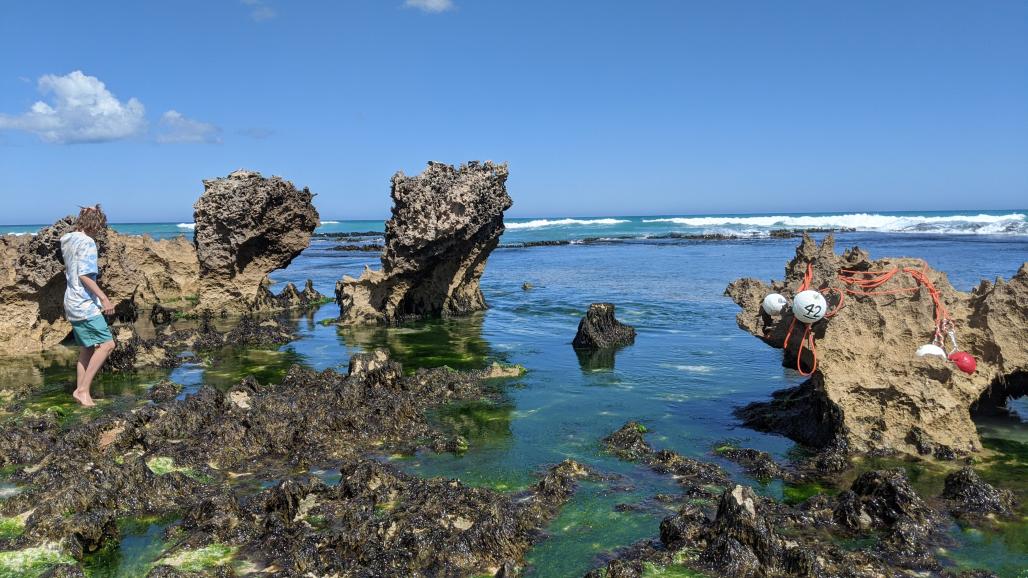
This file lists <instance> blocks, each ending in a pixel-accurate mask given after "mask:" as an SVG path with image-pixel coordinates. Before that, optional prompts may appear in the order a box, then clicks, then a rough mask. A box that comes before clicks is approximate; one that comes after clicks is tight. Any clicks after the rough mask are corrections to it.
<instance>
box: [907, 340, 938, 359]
mask: <svg viewBox="0 0 1028 578" xmlns="http://www.w3.org/2000/svg"><path fill="white" fill-rule="evenodd" d="M914 355H916V356H918V357H924V356H926V355H935V356H937V357H941V358H943V359H946V352H945V351H943V350H942V348H941V347H939V346H938V345H936V344H934V343H926V344H924V345H922V346H921V347H918V348H917V351H916V352H914Z"/></svg>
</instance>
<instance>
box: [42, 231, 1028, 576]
mask: <svg viewBox="0 0 1028 578" xmlns="http://www.w3.org/2000/svg"><path fill="white" fill-rule="evenodd" d="M367 225H368V224H367V223H358V224H348V226H350V227H351V228H350V230H366V228H375V227H370V226H367ZM380 225H381V224H380V223H379V226H380ZM535 234H537V233H533V235H535ZM539 234H542V233H539ZM555 234H556V233H553V232H551V233H550V235H551V237H552V236H553V235H555ZM569 234H571V233H569ZM574 234H577V233H574ZM512 237H513V236H512ZM507 239H508V236H505V238H504V240H505V241H506V240H507ZM796 243H797V241H796V240H795V239H786V240H770V239H762V240H735V241H706V242H689V241H640V240H637V241H632V242H619V243H611V244H600V245H589V244H586V245H570V246H561V247H537V248H531V249H512V248H501V249H498V250H497V251H496V252H494V254H493V256H492V257H491V258H490V262H489V265H488V268H487V271H486V275H485V277H484V279H483V291H484V293H485V295H486V298H487V300H488V302H489V304H490V306H491V308H490V309H489V311H487V312H485V313H483V314H479V315H474V316H471V317H469V318H466V319H460V320H449V321H435V322H427V323H418V324H413V325H409V326H404V327H400V328H389V329H385V328H337V327H335V326H332V325H324V324H322V323H321V322H322V321H324V320H327V319H331V318H333V317H335V316H336V315H337V309H336V307H335V306H334V305H328V306H325V307H323V308H322V309H321V310H319V311H318V312H316V313H315V314H314V315H313V316H311V317H307V318H302V319H299V320H297V324H298V328H299V332H300V337H299V339H298V340H297V341H295V342H293V343H291V344H289V345H287V346H285V347H283V348H281V350H279V351H277V352H261V351H258V352H237V354H235V355H230V356H228V357H227V358H225V359H218V360H215V361H214V362H213V363H212V365H210V366H202V365H195V364H191V365H185V366H182V367H180V368H177V369H175V370H174V371H172V372H171V377H172V378H173V379H175V380H176V381H179V382H181V383H184V384H186V385H187V390H186V392H185V393H186V394H188V393H189V391H192V390H195V387H196V386H197V385H198V384H200V383H201V382H203V381H207V382H210V383H215V384H222V385H226V386H227V385H229V384H231V383H234V382H235V381H236V380H238V379H239V378H241V377H242V376H243V375H245V374H247V373H255V374H256V375H257V377H258V379H259V380H260V381H262V382H273V381H276V380H277V379H278V378H280V377H281V375H282V373H283V372H284V371H285V369H286V368H287V367H288V366H289V365H290V364H292V363H302V364H305V365H308V366H311V367H313V368H315V369H319V370H320V369H324V368H336V369H340V370H345V368H346V365H347V363H348V360H349V356H350V355H351V354H352V353H354V352H356V351H359V350H363V349H370V348H378V347H381V348H386V349H388V350H389V351H390V352H391V354H392V355H393V357H394V358H396V359H398V360H399V361H401V362H402V363H404V364H405V365H406V366H407V368H408V369H413V368H415V367H418V366H435V365H450V366H451V367H460V368H468V367H481V366H484V365H485V364H486V363H488V362H491V361H492V360H500V361H504V362H508V363H518V364H521V365H523V366H525V367H526V368H527V369H528V373H527V374H526V375H525V376H523V377H521V378H519V379H515V380H511V381H510V382H509V383H507V384H506V385H505V386H504V394H503V399H502V400H501V401H500V402H498V403H496V404H494V405H490V406H482V405H477V406H476V405H465V406H462V407H459V408H452V409H451V410H448V411H447V412H441V413H440V414H439V415H437V416H434V419H436V420H438V422H439V423H441V424H442V425H444V426H446V427H452V428H454V429H455V430H456V431H458V432H459V433H462V434H463V435H465V436H466V437H467V438H468V440H469V442H470V447H469V449H468V451H467V452H465V453H463V454H461V455H450V454H443V455H436V454H431V453H424V454H419V455H417V456H411V457H404V458H398V459H394V460H393V461H394V463H396V464H398V465H400V466H401V467H403V468H405V469H407V470H408V471H411V472H414V473H417V474H418V475H422V476H447V477H457V478H460V479H462V480H464V481H465V482H467V483H471V484H476V485H482V486H488V487H493V488H498V489H501V490H505V491H516V490H519V489H523V488H526V487H527V486H529V485H530V484H532V483H534V481H535V480H536V479H537V474H538V473H539V472H541V471H542V470H544V469H545V468H546V467H547V466H549V465H552V464H554V463H556V462H559V461H560V460H563V459H565V458H573V459H576V460H579V461H581V462H583V463H585V464H587V465H590V466H592V467H594V468H596V469H598V470H601V471H603V472H607V473H613V474H617V477H616V478H615V479H613V480H610V481H605V482H590V483H586V484H583V486H582V488H581V490H580V491H579V492H578V493H577V494H576V495H575V497H574V498H573V499H572V500H571V502H570V503H569V504H568V506H567V507H566V508H565V509H564V511H563V512H562V513H561V515H560V516H559V518H558V519H557V520H555V521H554V523H553V524H551V526H550V528H549V529H548V537H547V539H545V540H543V541H542V542H540V544H539V545H538V546H536V547H535V548H534V549H533V550H532V551H531V552H530V554H529V556H528V563H529V564H530V568H529V570H528V572H527V575H528V576H531V577H535V578H541V577H561V578H563V577H567V576H576V575H581V574H582V573H584V572H585V571H587V570H588V569H589V568H591V567H593V566H594V565H595V563H596V562H597V560H598V559H597V556H598V555H601V554H603V553H604V552H608V551H609V550H611V549H613V548H616V547H619V546H625V545H628V544H630V543H631V542H633V541H636V540H639V539H646V538H653V537H655V536H656V535H657V532H658V528H657V527H658V524H659V521H660V519H661V518H662V517H663V516H665V515H667V513H668V512H667V510H666V509H665V508H664V507H663V506H662V505H661V504H660V503H659V502H656V501H654V500H652V499H651V498H652V497H653V496H654V495H655V494H658V493H668V494H673V495H675V494H677V488H676V486H675V485H674V484H673V483H672V482H671V481H670V480H668V479H666V478H663V477H660V476H656V475H654V474H652V473H651V472H650V471H649V470H648V469H646V468H643V467H638V466H636V465H633V464H628V463H624V462H621V461H619V460H617V459H614V458H612V457H611V456H608V455H606V454H604V453H603V452H602V450H601V448H600V443H599V440H600V439H601V438H602V437H604V436H605V435H607V434H609V433H610V432H611V431H613V430H614V429H616V428H618V427H619V426H620V425H622V424H623V423H624V422H626V421H628V420H631V419H635V420H639V421H641V422H642V423H644V424H646V425H647V427H648V428H649V430H650V431H651V432H652V433H651V434H649V439H650V441H651V442H652V443H653V444H654V445H655V446H656V447H659V448H670V449H674V450H676V451H678V452H681V453H683V454H685V455H689V456H693V457H699V458H702V459H707V460H712V461H718V462H719V463H722V465H724V466H725V467H726V468H728V469H729V471H732V472H734V473H735V474H736V475H738V476H739V478H740V479H743V480H745V481H747V482H749V483H756V482H755V481H753V480H746V479H745V476H743V475H742V474H740V473H739V472H738V470H737V469H736V468H734V467H733V466H732V465H731V464H727V463H724V462H720V461H719V459H718V458H717V457H715V456H713V455H711V450H712V448H713V447H714V446H715V445H716V444H718V443H721V442H724V441H726V440H727V441H731V442H733V443H736V444H738V445H741V446H747V447H754V448H757V449H761V450H765V451H768V452H771V453H772V454H773V455H775V456H777V457H778V458H782V459H784V458H785V457H786V455H787V453H788V452H789V451H790V450H792V449H793V447H794V446H793V444H792V443H791V442H790V441H789V440H787V439H785V438H782V437H780V436H774V435H767V434H762V433H759V432H754V431H751V430H748V429H745V428H741V427H740V426H739V424H738V421H737V420H736V419H735V418H734V417H733V416H732V410H733V409H734V408H736V407H738V406H741V405H744V404H746V403H749V402H751V401H756V400H764V399H766V398H767V397H768V395H769V394H770V392H772V391H773V390H776V389H780V388H782V387H787V386H790V385H795V384H798V383H799V382H800V381H801V378H800V376H799V375H797V374H796V373H795V372H792V371H789V370H785V369H783V368H782V367H781V358H780V353H779V352H777V351H775V350H772V349H770V348H768V347H766V346H764V345H763V344H762V343H761V342H760V341H758V340H757V339H754V338H752V337H750V336H749V335H748V334H746V333H744V332H742V331H740V330H739V329H738V328H737V327H736V325H735V319H734V318H735V314H736V313H737V308H736V307H735V305H734V304H732V303H731V302H730V301H729V300H728V299H727V298H726V297H724V296H723V295H722V293H723V291H724V288H725V286H726V285H727V284H728V283H729V282H730V281H732V280H733V279H735V278H737V277H741V276H755V277H760V278H765V279H766V278H771V277H780V276H781V274H782V270H783V267H784V264H785V262H786V261H787V260H788V259H789V258H791V256H792V254H793V252H794V248H795V245H796ZM335 244H337V242H336V241H332V240H320V239H319V240H315V241H314V243H313V244H312V246H311V248H309V249H308V250H307V251H305V252H304V254H303V255H302V256H301V257H299V258H298V259H297V260H296V261H294V263H293V264H292V265H291V266H290V267H289V268H287V269H286V270H284V271H280V272H277V273H275V274H273V275H272V277H273V279H274V280H275V281H276V282H278V283H279V284H281V283H284V282H286V281H292V282H296V283H301V282H303V281H304V280H305V279H306V278H308V277H310V278H313V279H314V281H315V286H316V287H317V288H318V289H319V290H320V291H322V292H323V293H325V294H332V292H333V290H334V284H335V281H336V280H337V279H338V278H339V277H340V276H341V275H342V274H351V275H357V274H359V272H360V271H361V269H362V268H363V267H364V265H365V264H370V265H373V266H374V265H377V256H375V255H369V254H366V253H345V252H338V251H333V250H331V247H332V246H333V245H335ZM853 244H859V245H860V246H861V247H862V248H864V249H867V250H869V251H871V253H872V256H887V255H916V256H921V257H924V258H925V259H926V260H927V261H928V262H929V263H930V264H931V265H932V266H933V267H936V268H939V269H941V270H944V271H946V272H947V273H949V276H950V279H951V280H952V281H953V283H954V284H955V285H957V287H958V288H961V289H964V290H967V289H970V288H971V287H972V286H974V285H976V284H977V282H978V280H979V279H980V278H981V277H994V276H996V275H1003V276H1006V277H1009V276H1010V275H1012V274H1013V273H1014V272H1015V271H1016V270H1017V267H1018V266H1019V265H1020V264H1021V262H1023V261H1024V260H1025V259H1026V258H1028V238H1025V237H1019V236H1016V235H1007V236H971V235H963V236H942V235H930V234H921V235H910V234H882V233H848V234H843V235H840V240H839V249H840V250H841V249H842V248H844V247H847V246H850V245H853ZM982 255H988V256H989V258H987V259H983V258H982ZM526 281H527V282H530V283H531V284H532V285H534V287H535V288H534V289H532V290H530V291H524V290H522V289H521V286H522V283H524V282H526ZM596 301H610V302H613V303H615V304H616V305H617V314H618V317H619V318H620V319H621V320H622V321H624V322H626V323H629V324H632V325H634V326H636V328H637V329H638V332H639V335H638V339H637V341H636V343H635V345H633V346H631V347H627V348H625V349H622V350H620V351H619V352H618V353H617V354H616V356H615V357H614V359H613V365H612V366H610V365H605V364H604V363H603V360H590V359H580V358H579V357H578V356H577V355H576V354H575V352H574V350H573V349H572V348H571V345H570V341H571V339H572V337H573V336H574V334H575V329H576V327H577V324H578V321H579V319H580V318H581V315H582V314H583V313H584V311H585V309H586V308H587V306H588V305H589V303H592V302H596ZM930 323H931V322H930V320H926V331H929V328H928V327H927V325H928V324H930ZM926 335H927V334H926ZM917 345H919V343H917V344H912V349H913V348H915V347H916V346H917ZM62 372H63V373H62ZM39 373H40V375H41V377H40V379H41V380H42V381H43V382H45V383H46V386H45V387H44V388H43V391H44V394H42V395H41V396H40V399H41V400H43V399H44V398H45V400H59V399H61V397H60V396H61V395H63V392H64V391H66V390H68V388H67V386H66V385H64V386H62V385H61V383H62V380H64V381H65V382H66V381H67V375H68V374H67V373H66V370H65V369H62V366H61V364H60V363H57V362H55V363H54V364H52V365H51V367H49V368H45V369H43V370H41V371H40V372H39ZM159 377H161V376H160V375H151V376H140V377H133V378H127V379H125V378H110V377H105V378H103V380H102V382H101V388H102V390H103V391H102V392H101V393H102V397H103V399H105V400H107V401H106V402H105V403H109V404H111V405H112V406H116V405H118V404H119V403H123V404H130V403H131V402H132V400H133V399H134V396H135V395H136V393H138V391H139V390H140V389H145V387H146V384H147V383H152V382H153V381H156V380H157V379H159ZM120 380H125V383H122V381H120ZM132 382H138V383H135V384H133V383H132ZM62 388H63V389H62ZM46 396H50V397H46ZM118 400H122V401H121V402H119V401H118ZM1025 401H1026V400H1020V401H1017V402H1015V403H1013V404H1012V406H1013V407H1014V408H1015V409H1016V410H1018V411H1019V412H1020V415H1022V416H1028V404H1026V403H1025ZM46 402H47V403H48V402H49V401H46ZM983 427H988V428H989V429H988V435H989V436H991V437H994V438H996V439H1000V440H1014V441H1017V440H1020V441H1021V442H1023V441H1024V437H1025V432H1026V431H1028V425H1026V423H1025V422H1024V421H1023V420H1021V419H1014V420H1008V421H1007V422H1005V423H1000V424H990V425H988V426H983ZM1003 447H1004V448H1006V449H1004V450H1003V451H1004V452H1007V453H1006V454H1004V455H1010V456H1012V457H1010V458H1009V460H1008V462H1009V463H1006V464H1005V465H1006V466H1007V469H1006V470H1004V471H1003V473H1004V475H1003V476H1000V477H1001V478H1002V479H998V480H997V482H999V483H1001V484H1003V485H1006V486H1008V487H1013V488H1015V489H1017V490H1018V491H1020V492H1021V493H1022V494H1023V493H1024V491H1025V488H1026V483H1025V482H1024V479H1023V478H1021V479H1017V478H1016V477H1015V476H1012V475H1010V472H1011V471H1013V472H1015V473H1016V472H1017V471H1020V470H1018V469H1017V468H1019V467H1023V460H1024V457H1023V456H1021V455H1019V454H1018V452H1017V448H1019V447H1020V446H1016V447H1015V448H1014V449H1011V448H1010V447H1009V445H1008V446H1003ZM325 475H326V477H328V478H331V473H330V472H326V473H325ZM762 491H764V492H766V493H768V494H770V495H773V496H776V497H781V495H782V491H783V489H782V487H781V485H780V484H771V485H769V486H767V487H766V488H762ZM619 504H632V505H634V507H633V508H631V509H629V510H628V511H618V510H620V509H621V508H618V509H616V508H615V507H616V506H618V505H619ZM1022 515H1023V514H1022ZM1019 531H1020V529H1019V528H1018V527H1015V528H1013V530H1011V531H1010V532H1013V535H1016V534H1017V533H1018V532H1019ZM1010 532H1004V531H999V532H994V533H991V534H987V535H984V537H983V538H981V539H979V538H978V537H977V536H975V535H973V534H972V535H968V536H960V538H961V540H962V542H963V545H962V546H961V547H959V548H956V549H954V550H953V551H952V552H951V553H950V554H949V555H948V556H949V558H948V559H949V560H951V561H952V563H953V564H957V565H960V566H964V567H983V568H991V569H993V570H995V571H996V572H997V573H999V574H1000V575H1002V576H1006V577H1012V576H1016V573H1012V571H1011V570H1010V568H1013V567H1017V565H1019V564H1022V563H1023V565H1028V560H1025V558H1024V553H1023V551H1021V552H1019V551H1018V550H1017V546H1018V543H1017V542H1016V541H1014V542H1011V541H1010V540H1009V539H1008V537H1009V536H1010V535H1011V533H1010ZM125 547H126V548H129V545H126V546H125Z"/></svg>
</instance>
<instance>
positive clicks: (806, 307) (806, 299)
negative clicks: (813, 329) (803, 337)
mask: <svg viewBox="0 0 1028 578" xmlns="http://www.w3.org/2000/svg"><path fill="white" fill-rule="evenodd" d="M792 313H793V315H795V316H796V319H799V320H800V321H802V322H804V323H817V322H818V321H821V319H823V318H824V316H825V313H828V302H827V301H825V296H824V295H822V294H821V293H819V292H817V291H812V290H810V289H808V290H806V291H800V292H799V293H798V294H797V295H796V297H795V298H793V300H792Z"/></svg>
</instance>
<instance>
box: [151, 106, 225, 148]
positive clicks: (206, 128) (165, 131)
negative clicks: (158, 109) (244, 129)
mask: <svg viewBox="0 0 1028 578" xmlns="http://www.w3.org/2000/svg"><path fill="white" fill-rule="evenodd" d="M159 124H160V129H159V130H158V132H157V136H156V139H157V142H160V143H198V142H202V143H220V142H221V129H219V128H218V127H216V126H214V125H213V124H208V123H206V122H200V121H198V120H193V119H191V118H186V117H185V116H182V113H180V112H178V111H177V110H169V111H168V112H166V113H164V114H163V115H161V121H160V123H159Z"/></svg>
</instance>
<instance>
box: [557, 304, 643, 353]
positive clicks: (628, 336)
mask: <svg viewBox="0 0 1028 578" xmlns="http://www.w3.org/2000/svg"><path fill="white" fill-rule="evenodd" d="M632 343H635V328H633V327H631V326H629V325H625V324H624V323H621V322H620V321H618V320H617V319H615V318H614V304H613V303H593V304H592V305H590V306H589V311H587V312H586V314H585V317H583V318H582V321H580V322H579V323H578V333H577V334H575V339H574V341H572V342H571V344H572V345H573V346H575V348H576V349H607V348H611V347H619V346H622V345H631V344H632Z"/></svg>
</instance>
